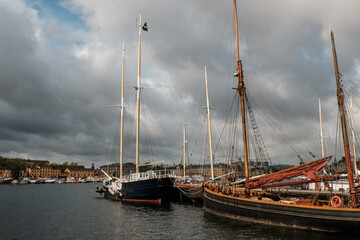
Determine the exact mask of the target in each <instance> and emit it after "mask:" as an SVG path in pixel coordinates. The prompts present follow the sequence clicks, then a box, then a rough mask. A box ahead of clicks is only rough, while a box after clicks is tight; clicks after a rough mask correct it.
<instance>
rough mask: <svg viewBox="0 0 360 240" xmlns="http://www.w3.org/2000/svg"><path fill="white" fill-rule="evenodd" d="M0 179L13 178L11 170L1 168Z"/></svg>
mask: <svg viewBox="0 0 360 240" xmlns="http://www.w3.org/2000/svg"><path fill="white" fill-rule="evenodd" d="M0 177H1V178H7V177H11V169H8V168H2V167H0Z"/></svg>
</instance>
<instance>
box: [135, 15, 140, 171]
mask: <svg viewBox="0 0 360 240" xmlns="http://www.w3.org/2000/svg"><path fill="white" fill-rule="evenodd" d="M137 27H138V28H139V48H138V74H137V86H136V112H137V114H136V173H139V139H140V73H141V14H140V18H139V22H138V26H137Z"/></svg>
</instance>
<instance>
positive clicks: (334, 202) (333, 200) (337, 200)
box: [330, 196, 341, 208]
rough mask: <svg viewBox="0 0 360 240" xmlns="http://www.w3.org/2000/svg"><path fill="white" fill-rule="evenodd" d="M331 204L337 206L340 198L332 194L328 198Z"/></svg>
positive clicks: (339, 203)
mask: <svg viewBox="0 0 360 240" xmlns="http://www.w3.org/2000/svg"><path fill="white" fill-rule="evenodd" d="M330 203H331V206H333V207H335V208H338V207H340V205H341V198H340V197H339V196H333V197H332V198H331V200H330Z"/></svg>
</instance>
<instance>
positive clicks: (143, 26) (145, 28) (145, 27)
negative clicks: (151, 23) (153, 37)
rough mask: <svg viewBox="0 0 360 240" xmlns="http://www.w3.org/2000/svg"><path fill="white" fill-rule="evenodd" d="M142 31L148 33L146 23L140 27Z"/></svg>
mask: <svg viewBox="0 0 360 240" xmlns="http://www.w3.org/2000/svg"><path fill="white" fill-rule="evenodd" d="M142 30H144V31H145V32H147V31H148V26H147V22H145V23H144V25H142Z"/></svg>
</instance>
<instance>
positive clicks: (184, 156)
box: [182, 123, 187, 182]
mask: <svg viewBox="0 0 360 240" xmlns="http://www.w3.org/2000/svg"><path fill="white" fill-rule="evenodd" d="M182 125H183V127H184V128H183V129H184V139H183V140H184V141H183V160H184V182H185V181H186V125H187V124H186V123H183V124H182Z"/></svg>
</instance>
